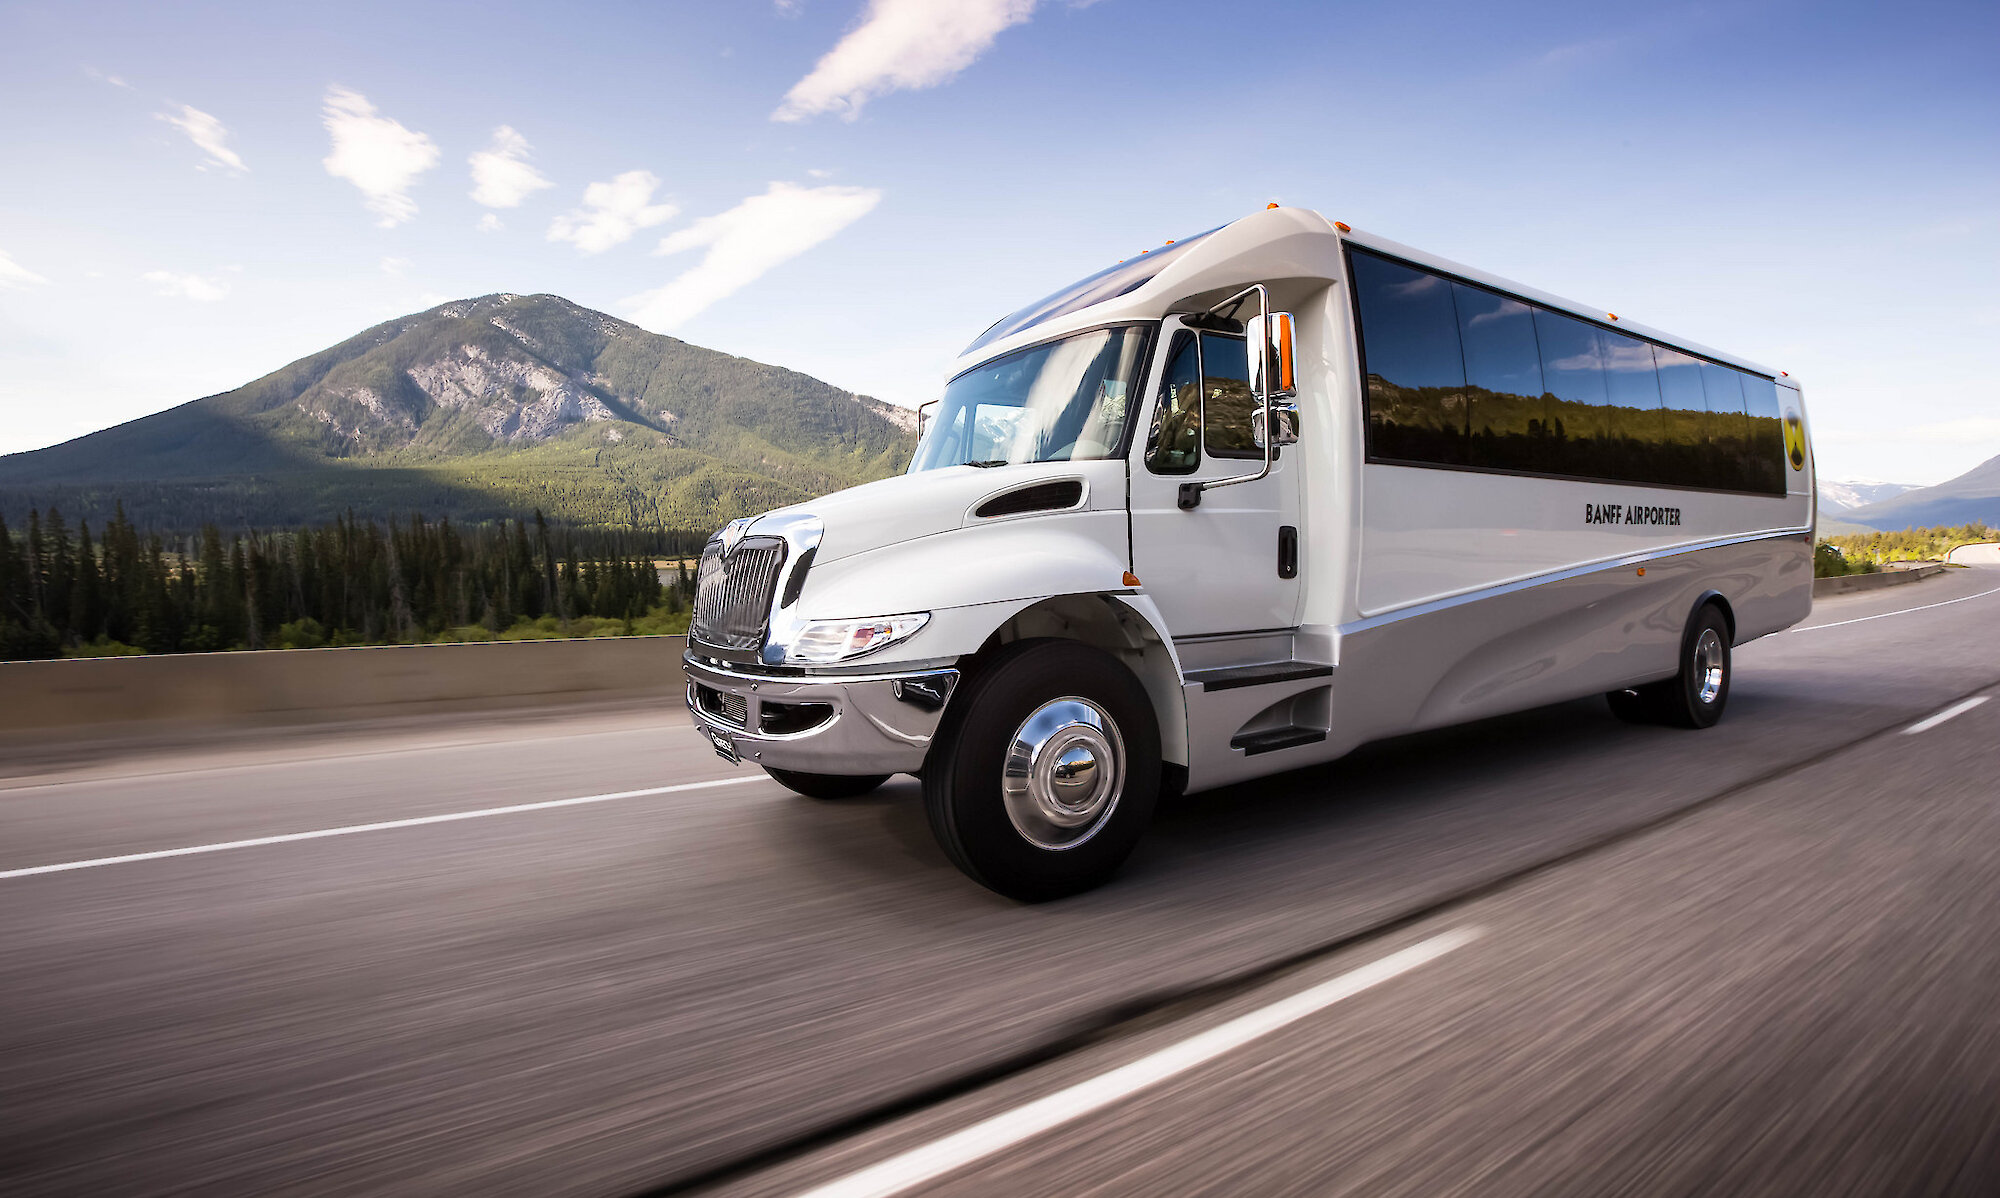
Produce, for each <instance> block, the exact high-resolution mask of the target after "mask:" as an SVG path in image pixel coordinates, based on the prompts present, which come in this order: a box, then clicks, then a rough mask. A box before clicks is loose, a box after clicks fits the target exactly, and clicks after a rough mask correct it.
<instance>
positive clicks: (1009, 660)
mask: <svg viewBox="0 0 2000 1198" xmlns="http://www.w3.org/2000/svg"><path fill="white" fill-rule="evenodd" d="M1064 704H1075V705H1074V706H1065V705H1064ZM1038 712H1039V713H1041V714H1042V717H1043V719H1044V721H1045V724H1044V727H1043V728H1042V729H1040V730H1039V734H1040V735H1041V736H1043V738H1044V739H1043V740H1042V741H1041V742H1040V743H1042V744H1043V745H1044V746H1045V747H1044V750H1043V755H1042V756H1041V757H1038V758H1036V759H1035V762H1036V764H1041V763H1043V762H1045V761H1046V762H1047V763H1049V765H1048V768H1049V769H1050V770H1051V771H1059V770H1061V769H1063V768H1066V767H1074V768H1076V769H1077V770H1078V771H1079V773H1071V774H1060V773H1052V775H1051V778H1050V779H1049V780H1046V781H1044V782H1042V783H1039V784H1038V783H1036V781H1035V780H1034V778H1033V777H1032V776H1030V777H1022V776H1020V775H1018V774H1017V776H1016V779H1015V781H1014V782H1013V783H1012V784H1011V785H1010V787H1006V788H1003V776H1004V774H1005V770H1006V765H1007V761H1008V755H1009V749H1010V748H1011V747H1012V746H1013V743H1014V740H1015V737H1016V734H1017V733H1022V732H1024V731H1027V730H1026V729H1025V728H1024V725H1025V724H1026V722H1027V721H1028V718H1029V716H1031V715H1034V714H1036V713H1038ZM1093 720H1095V721H1096V722H1095V723H1092V722H1091V721H1093ZM1107 724H1108V726H1109V727H1108V729H1107V728H1106V727H1105V725H1107ZM1028 734H1029V735H1031V736H1032V735H1036V734H1037V733H1036V732H1029V733H1028ZM1114 734H1115V735H1114ZM1078 753H1080V754H1082V756H1081V757H1073V756H1072V755H1073V754H1078ZM1106 755H1109V756H1110V757H1111V758H1112V759H1113V760H1114V761H1115V762H1116V763H1117V766H1118V768H1115V769H1113V770H1111V771H1109V772H1105V771H1103V768H1102V762H1101V758H1103V757H1104V756H1106ZM1066 759H1068V760H1066ZM1085 762H1087V763H1088V764H1085ZM1029 773H1030V774H1032V773H1033V771H1029ZM1079 776H1081V777H1082V779H1083V781H1081V782H1079V781H1077V779H1078V777H1079ZM923 782H924V810H925V813H926V814H927V815H928V816H929V818H930V825H931V832H932V833H933V834H934V835H935V836H936V837H937V840H938V844H939V845H940V846H942V847H943V849H944V851H945V855H946V856H948V857H950V858H951V860H952V863H953V864H955V865H957V866H958V867H959V868H960V869H962V870H964V871H965V872H966V874H967V875H968V876H970V877H971V878H972V879H973V880H974V881H976V882H978V883H980V884H981V885H983V886H985V887H987V888H988V889H990V890H994V891H997V892H998V893H1000V894H1004V895H1006V896H1007V897H1009V898H1013V899H1019V900H1021V901H1022V902H1030V903H1034V902H1043V901H1046V900H1049V899H1056V898H1063V897H1065V896H1068V895H1072V894H1078V893H1081V892H1082V891H1085V890H1089V889H1092V888H1093V887H1096V886H1100V885H1102V884H1103V883H1104V882H1106V881H1107V880H1109V879H1110V878H1111V876H1112V875H1113V874H1115V873H1116V872H1117V871H1118V867H1119V866H1120V865H1123V864H1124V862H1125V858H1126V857H1128V856H1130V855H1131V853H1132V849H1133V848H1134V847H1135V846H1137V844H1138V843H1139V837H1140V836H1141V835H1143V834H1144V833H1145V831H1146V827H1147V825H1148V824H1150V823H1151V822H1152V819H1153V806H1154V803H1155V802H1156V800H1157V799H1158V798H1159V790H1160V732H1159V727H1158V725H1157V724H1156V722H1155V720H1154V718H1153V705H1152V701H1151V700H1150V699H1148V698H1147V697H1146V690H1145V688H1144V687H1143V686H1141V685H1140V684H1139V680H1138V679H1137V678H1135V677H1133V676H1132V672H1131V671H1130V670H1128V669H1126V668H1125V667H1124V666H1123V665H1122V664H1120V663H1119V661H1118V660H1117V659H1116V658H1114V657H1112V656H1111V655H1110V654H1108V653H1105V652H1103V651H1101V650H1098V649H1093V648H1091V647H1090V646H1088V645H1081V644H1078V643H1076V642H1074V641H1060V640H1034V641H1017V642H1015V643H1013V644H1011V645H1007V646H1005V647H1004V648H1002V649H1000V650H999V651H998V652H997V653H995V654H994V656H993V657H992V658H991V659H989V660H988V661H987V662H985V663H983V664H982V666H981V668H980V669H979V671H978V672H977V673H975V674H974V675H972V677H970V678H969V679H967V680H966V683H965V685H964V686H963V687H961V688H960V690H959V693H958V695H957V697H956V698H955V699H954V701H953V703H952V705H951V708H950V710H948V711H947V712H946V713H945V719H944V724H943V726H942V727H940V728H939V730H938V736H937V739H936V740H935V741H934V742H933V743H932V746H931V753H930V757H929V759H928V760H927V761H926V762H925V765H924V774H923ZM1038 785H1039V786H1040V788H1041V789H1040V791H1038V790H1037V789H1035V788H1036V787H1037V786H1038ZM1057 786H1076V787H1079V788H1082V787H1090V788H1091V789H1089V790H1084V789H1078V790H1077V791H1075V792H1074V794H1073V796H1065V797H1075V798H1076V799H1077V800H1078V802H1077V803H1076V804H1075V808H1074V811H1073V812H1064V813H1060V814H1061V818H1064V819H1077V820H1080V821H1081V822H1079V823H1078V824H1077V825H1076V826H1073V827H1069V826H1061V825H1059V824H1056V823H1038V822H1037V821H1038V820H1041V819H1042V818H1043V814H1042V813H1045V812H1047V811H1049V810H1050V809H1049V808H1048V807H1046V806H1042V807H1037V806H1036V800H1035V798H1034V795H1035V794H1037V793H1046V792H1048V791H1050V790H1051V789H1052V788H1053V787H1057ZM1010 793H1011V794H1012V795H1013V796H1014V799H1013V803H1012V806H1011V808H1010V803H1009V797H1008V796H1009V794H1010ZM1024 823H1025V824H1026V825H1028V826H1029V827H1030V828H1032V829H1033V833H1032V834H1031V832H1029V831H1024V830H1023V824H1024ZM1037 837H1040V839H1037Z"/></svg>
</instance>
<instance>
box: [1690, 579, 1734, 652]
mask: <svg viewBox="0 0 2000 1198" xmlns="http://www.w3.org/2000/svg"><path fill="white" fill-rule="evenodd" d="M1711 603H1712V604H1714V605H1715V607H1716V609H1717V610H1718V611H1720V612H1721V613H1722V622H1723V623H1724V624H1727V625H1728V626H1729V643H1730V644H1731V645H1732V646H1733V645H1735V644H1736V609H1735V608H1733V607H1731V606H1730V605H1729V597H1728V596H1726V595H1724V594H1723V593H1722V592H1721V591H1718V590H1713V589H1710V590H1706V591H1703V592H1702V593H1701V594H1699V595H1696V596H1695V600H1694V603H1693V604H1692V605H1691V606H1690V607H1689V608H1688V618H1687V624H1692V623H1694V618H1695V616H1696V614H1698V613H1699V612H1700V611H1701V609H1702V608H1704V607H1706V606H1708V605H1709V604H1711ZM1686 626H1687V625H1686V624H1683V625H1682V627H1686Z"/></svg>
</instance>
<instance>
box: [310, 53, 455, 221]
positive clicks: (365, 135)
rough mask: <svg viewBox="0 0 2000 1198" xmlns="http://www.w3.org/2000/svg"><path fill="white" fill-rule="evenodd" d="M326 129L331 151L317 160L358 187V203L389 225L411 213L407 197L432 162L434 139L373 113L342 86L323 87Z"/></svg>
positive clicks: (414, 207)
mask: <svg viewBox="0 0 2000 1198" xmlns="http://www.w3.org/2000/svg"><path fill="white" fill-rule="evenodd" d="M324 114H325V119H326V131H327V132H328V133H330V134H332V135H333V153H331V154H328V155H327V156H326V158H325V159H324V160H322V164H323V165H324V166H325V167H326V173H327V174H329V175H332V176H333V177H334V178H336V179H345V180H347V181H348V182H350V183H352V184H354V185H355V186H356V187H358V188H360V189H361V195H362V197H363V200H362V202H363V204H365V205H366V206H367V208H368V210H369V211H370V212H373V213H374V214H376V215H377V216H379V217H381V218H382V219H381V220H379V221H376V222H375V223H376V224H377V225H378V226H380V227H381V228H384V229H390V228H394V227H395V226H397V225H400V224H402V223H403V222H404V221H406V220H409V219H410V218H411V217H413V216H415V215H416V214H417V204H416V201H415V200H412V199H411V198H410V197H409V194H408V193H409V190H410V185H411V184H413V183H415V182H416V181H417V176H418V175H421V174H423V173H424V172H425V171H427V170H429V169H431V168H432V167H434V166H436V165H437V161H438V148H437V143H436V142H434V141H432V140H431V139H430V138H429V137H428V136H426V135H424V134H422V133H416V132H412V131H411V130H409V129H405V128H404V127H403V126H402V125H401V124H400V123H398V122H396V121H392V120H390V119H389V118H388V117H385V116H377V115H376V114H375V106H374V105H373V104H370V103H369V102H368V100H367V98H366V97H364V96H362V95H361V94H360V93H358V92H351V91H349V90H347V89H346V88H344V87H334V88H329V89H327V93H326V107H325V109H324Z"/></svg>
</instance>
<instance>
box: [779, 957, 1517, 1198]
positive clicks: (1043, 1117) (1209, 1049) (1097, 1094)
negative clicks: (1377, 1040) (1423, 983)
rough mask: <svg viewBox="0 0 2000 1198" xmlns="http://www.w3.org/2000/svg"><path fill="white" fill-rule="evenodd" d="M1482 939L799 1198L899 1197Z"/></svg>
mask: <svg viewBox="0 0 2000 1198" xmlns="http://www.w3.org/2000/svg"><path fill="white" fill-rule="evenodd" d="M1479 935H1480V930H1479V929H1478V928H1458V929H1456V930H1453V931H1450V932H1444V933H1441V934H1439V935H1436V936H1433V937H1431V938H1430V939H1429V940H1425V941H1423V942H1421V943H1419V944H1414V945H1411V946H1410V947H1409V948H1406V949H1404V950H1402V951H1401V952H1398V953H1391V954H1390V955H1388V956H1386V957H1384V958H1382V959H1381V960H1379V961H1376V962H1375V963H1373V964H1372V965H1363V966H1361V967H1360V968H1358V969H1354V970H1350V971H1348V972H1347V973H1343V974H1341V975H1340V976H1339V977H1337V978H1334V979H1333V980H1331V981H1327V982H1321V983H1320V984H1319V985H1317V986H1314V987H1312V988H1311V989H1309V990H1304V991H1301V992H1300V993H1298V994H1294V995H1293V996H1292V997H1290V998H1285V999H1280V1000H1278V1001H1277V1002H1275V1003H1272V1004H1271V1005H1270V1006H1268V1007H1264V1008H1262V1009H1260V1010H1256V1011H1252V1012H1250V1013H1249V1014H1247V1015H1240V1016H1238V1017H1236V1018H1235V1019H1232V1020H1230V1021H1229V1022H1227V1023H1225V1024H1222V1025H1221V1026H1219V1027H1214V1028H1210V1029H1209V1030H1208V1031H1205V1032H1202V1033H1201V1034H1199V1035H1196V1036H1192V1037H1189V1038H1188V1039H1186V1040H1182V1041H1181V1042H1180V1043H1178V1044H1173V1045H1169V1046H1168V1047H1166V1048H1163V1049H1160V1050H1159V1051H1158V1052H1155V1053H1152V1054H1150V1055H1148V1056H1144V1057H1141V1058H1139V1059H1138V1060H1136V1061H1133V1062H1132V1063H1131V1064H1129V1065H1121V1066H1119V1067H1118V1068H1116V1069H1113V1070H1111V1071H1110V1072H1109V1073H1103V1074H1099V1075H1098V1076H1096V1077H1094V1078H1091V1079H1090V1080H1088V1081H1083V1082H1078V1083H1077V1084H1075V1085H1073V1086H1070V1087H1068V1088H1066V1089H1062V1090H1058V1091H1056V1092H1055V1093H1053V1094H1050V1095H1049V1096H1047V1097H1046V1098H1038V1099H1036V1100H1035V1101H1033V1102H1030V1103H1028V1104H1027V1105H1025V1106H1019V1107H1015V1108H1014V1109H1013V1110H1011V1111H1008V1112H1006V1113H1004V1114H1000V1115H995V1116H993V1117H992V1118H990V1119H987V1120H984V1121H983V1122H979V1123H975V1124H973V1125H972V1126H971V1127H968V1128H966V1129H965V1130H964V1131H961V1132H956V1133H954V1134H952V1135H948V1136H946V1137H944V1138H943V1139H941V1140H933V1141H932V1142H931V1143H929V1144H925V1145H923V1146H922V1147H919V1148H913V1149H911V1150H909V1151H908V1152H905V1153H902V1154H900V1155H898V1156H892V1157H890V1158H889V1159H888V1160H886V1161H883V1162H881V1163H880V1164H876V1165H871V1166H869V1167H868V1168H866V1169H862V1170H860V1171H859V1172H856V1173H850V1174H848V1175H847V1176H845V1177H842V1178H840V1179H838V1180H836V1181H832V1182H829V1183H827V1184H826V1185H823V1186H819V1187H817V1188H815V1189H811V1190H807V1191H804V1192H803V1193H801V1194H799V1195H798V1198H889V1196H890V1195H894V1194H900V1193H902V1192H903V1191H905V1190H908V1189H910V1188H911V1187H912V1186H918V1185H922V1184H923V1183H925V1182H927V1181H933V1180H935V1179H937V1178H938V1177H941V1176H943V1175H944V1174H946V1173H949V1172H951V1171H952V1170H954V1169H958V1168H961V1167H963V1166H965V1165H969V1164H972V1163H973V1162H975V1161H978V1160H980V1159H982V1158H984V1157H988V1156H991V1155H993V1154H994V1153H996V1152H999V1151H1000V1150H1002V1149H1004V1148H1009V1147H1012V1146H1013V1145H1015V1144H1018V1143H1020V1142H1021V1141H1023V1140H1025V1139H1028V1138H1029V1137H1031V1136H1034V1135H1038V1134H1040V1133H1042V1132H1045V1131H1048V1130H1050V1129H1051V1128H1054V1127H1059V1126H1061V1125H1062V1124H1064V1123H1068V1122H1070V1121H1071V1120H1074V1119H1078V1118H1081V1117H1082V1116H1084V1115H1088V1114H1090V1113H1092V1112H1094V1111H1097V1110H1101V1109H1102V1108H1104V1107H1107V1106H1109V1105H1111V1104H1112V1103H1114V1102H1117V1101H1119V1100H1120V1099H1123V1098H1128V1097H1130V1096H1131V1095H1133V1094H1134V1093H1137V1092H1138V1091H1140V1090H1143V1089H1145V1088H1147V1087H1148V1086H1153V1085H1157V1084H1159V1083H1160V1082H1163V1081H1166V1080H1167V1079H1168V1078H1170V1077H1173V1076H1175V1075H1177V1074H1181V1073H1186V1072H1187V1071H1188V1070H1190V1069H1193V1068H1195V1067H1196V1066H1197V1065H1203V1064H1206V1063H1207V1062H1209V1061H1212V1060H1214V1059H1215V1058H1217V1057H1219V1056H1222V1055H1223V1054H1225V1053H1227V1052H1230V1051H1232V1050H1234V1049H1237V1048H1241V1047H1243V1046H1244V1045H1245V1044H1248V1043H1250V1042H1251V1041H1252V1040H1256V1039H1259V1038H1260V1037H1263V1036H1267V1035H1269V1034H1271V1033H1272V1032H1275V1031H1277V1030H1279V1029H1280V1028H1283V1027H1285V1026H1287V1025H1289V1024H1293V1023H1297V1022H1298V1021H1299V1020H1301V1019H1304V1018H1305V1017H1307V1016H1308V1015H1312V1014H1314V1013H1316V1012H1319V1011H1322V1010H1325V1009H1326V1008H1327V1007H1330V1006H1332V1005H1333V1004H1335V1003H1337V1002H1339V1001H1341V1000H1342V999H1346V998H1352V997H1354V996H1355V995H1357V994H1359V993H1361V992H1362V991H1364V990H1367V989H1369V988H1370V987H1372V986H1379V985H1381V984H1382V983H1383V982H1386V981H1389V980H1390V979H1392V978H1395V977H1398V976H1400V975H1402V974H1405V973H1408V972H1409V971H1410V970H1412V969H1415V968H1417V967H1418V966H1419V965H1423V964H1426V963H1428V962H1431V961H1435V960H1437V959H1438V958H1439V957H1442V956H1444V955H1445V954H1446V953H1448V952H1450V951H1452V950H1453V949H1455V948H1460V947H1462V946H1464V945H1467V944H1470V943H1471V942H1472V941H1474V940H1476V939H1478V937H1479Z"/></svg>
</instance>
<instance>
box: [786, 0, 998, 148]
mask: <svg viewBox="0 0 2000 1198" xmlns="http://www.w3.org/2000/svg"><path fill="white" fill-rule="evenodd" d="M1035 2H1036V0H869V4H868V12H867V14H866V15H865V16H864V17H863V18H862V21H861V23H860V24H859V25H857V26H855V27H854V28H853V29H851V30H849V31H848V33H847V36H845V37H843V38H841V39H840V41H839V42H838V43H837V44H836V45H835V46H834V47H833V49H831V50H829V51H827V53H826V56H825V57H824V58H821V59H820V60H819V63H818V65H816V66H814V67H813V69H812V73H811V74H809V75H807V76H806V77H805V78H804V79H801V80H799V81H798V82H797V83H796V84H793V85H792V90H791V91H789V92H786V93H785V102H784V103H783V104H780V105H779V106H778V110H777V111H776V112H774V113H772V114H771V119H772V120H775V121H802V120H805V119H806V118H808V117H814V116H818V115H820V114H821V113H825V112H838V113H840V114H841V115H842V116H844V117H846V118H847V119H848V120H850V121H851V120H853V119H854V118H855V117H857V116H859V115H861V107H862V105H864V104H866V103H867V102H868V101H869V100H870V99H872V98H874V97H876V96H879V95H884V94H886V93H888V92H892V91H901V90H904V89H916V88H926V87H936V86H937V85H938V84H940V83H943V82H945V81H946V80H948V79H950V78H951V77H952V76H953V75H956V74H958V73H959V72H960V71H962V70H964V69H965V68H966V67H969V66H971V65H972V62H973V60H974V59H976V58H978V57H979V56H980V55H981V54H983V53H985V52H986V48H987V47H988V46H991V45H992V44H993V39H994V38H996V37H998V36H999V35H1000V31H1001V30H1003V29H1006V28H1007V27H1008V26H1010V25H1018V24H1020V23H1021V22H1023V21H1025V20H1027V19H1028V18H1029V17H1030V16H1032V15H1033V14H1034V11H1035Z"/></svg>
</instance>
